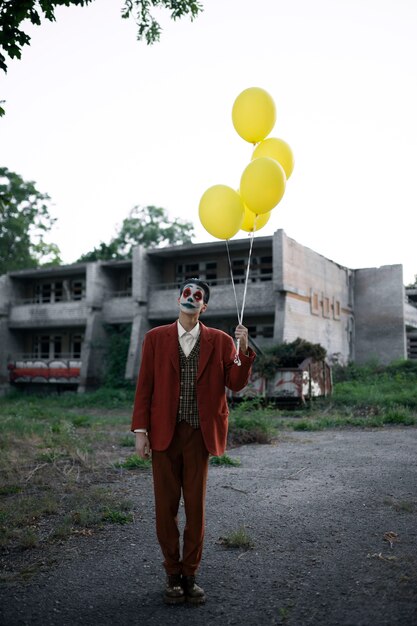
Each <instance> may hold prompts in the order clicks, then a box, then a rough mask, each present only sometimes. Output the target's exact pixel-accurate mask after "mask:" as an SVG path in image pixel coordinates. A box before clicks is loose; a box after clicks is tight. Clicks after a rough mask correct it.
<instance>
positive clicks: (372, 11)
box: [0, 0, 417, 284]
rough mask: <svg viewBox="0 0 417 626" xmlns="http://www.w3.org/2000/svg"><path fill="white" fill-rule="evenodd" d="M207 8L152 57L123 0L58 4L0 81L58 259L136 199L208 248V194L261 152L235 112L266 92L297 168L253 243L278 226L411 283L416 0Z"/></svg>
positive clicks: (8, 149) (321, 249)
mask: <svg viewBox="0 0 417 626" xmlns="http://www.w3.org/2000/svg"><path fill="white" fill-rule="evenodd" d="M201 1H202V4H203V6H204V12H203V13H202V14H200V16H199V17H198V18H196V19H195V20H194V21H193V22H191V21H190V20H189V18H187V17H185V18H183V19H181V20H179V21H176V22H173V21H171V20H170V19H169V16H168V13H167V12H165V11H157V12H156V14H155V15H156V17H157V18H159V19H160V22H161V25H162V26H163V32H162V36H161V41H160V42H159V43H157V44H155V45H153V46H147V45H146V44H145V43H141V42H138V41H137V40H136V26H135V23H134V21H133V20H122V18H121V17H120V13H121V9H122V6H123V0H96V2H94V3H93V4H92V5H89V6H88V7H82V8H81V7H70V8H67V7H62V8H60V9H57V10H56V17H57V21H56V22H55V23H50V22H48V21H44V22H43V23H42V25H41V26H40V27H30V28H29V32H30V34H31V37H32V40H31V45H30V46H26V47H24V49H23V53H22V59H21V60H14V61H10V62H9V64H8V67H9V69H8V73H7V75H2V76H0V99H1V100H6V104H5V108H6V116H5V117H3V118H2V119H1V120H0V165H2V166H5V167H7V168H8V169H9V170H12V171H14V172H17V173H18V174H20V175H21V176H22V177H23V178H24V179H25V180H32V181H35V182H36V185H37V188H38V189H39V190H40V191H42V192H44V193H48V194H49V195H50V196H51V198H52V205H51V213H52V215H53V216H54V217H56V218H57V222H56V225H55V227H54V229H53V231H52V232H51V234H50V237H49V240H50V241H53V242H55V243H57V244H58V246H59V247H60V249H61V253H62V258H63V261H64V262H65V263H71V262H74V261H75V260H76V259H77V258H78V257H79V256H80V255H81V254H83V253H85V252H87V251H89V250H91V249H92V248H94V247H95V246H97V245H99V243H100V242H101V241H105V242H108V241H109V240H110V239H111V237H113V236H114V235H115V233H116V231H117V228H118V226H120V224H121V223H122V221H123V219H124V218H125V217H127V215H128V213H129V211H130V210H131V209H132V208H133V207H134V206H135V205H141V206H146V205H156V206H160V207H163V208H165V209H166V210H167V211H168V213H169V215H170V217H171V218H172V219H174V218H181V219H185V220H188V221H191V222H193V223H194V225H195V234H196V236H195V239H194V241H196V242H203V241H213V240H214V238H213V237H212V236H211V235H209V234H208V233H207V232H206V231H205V229H204V228H203V226H202V225H201V223H200V221H199V217H198V205H199V201H200V198H201V196H202V194H203V193H204V191H205V190H206V189H207V188H208V187H210V186H212V185H214V184H224V185H228V186H230V187H232V188H234V189H237V188H238V187H239V181H240V176H241V174H242V172H243V170H244V169H245V167H246V165H247V164H248V163H249V162H250V158H251V154H252V149H253V147H252V146H251V144H249V143H247V142H246V141H244V140H243V139H242V138H241V137H240V136H239V135H238V134H237V133H236V131H235V129H234V127H233V124H232V116H231V112H232V106H233V103H234V100H235V99H236V97H237V96H238V95H239V94H240V93H241V92H242V91H243V90H244V89H246V88H248V87H262V88H263V89H265V90H266V91H268V92H269V94H270V95H271V96H272V98H273V99H274V102H275V105H276V110H277V120H276V123H275V127H274V129H273V130H272V131H271V133H270V135H269V137H280V138H282V139H284V140H285V141H287V143H289V145H290V146H291V148H292V150H293V153H294V158H295V168H294V172H293V174H292V176H291V178H290V179H289V180H288V182H287V187H286V191H285V194H284V197H283V199H282V200H281V202H280V203H279V204H278V205H277V207H276V208H274V209H273V211H272V216H271V219H270V220H269V222H268V224H267V225H266V226H265V227H264V228H263V229H262V230H261V231H259V236H261V235H271V234H272V233H273V232H274V231H276V230H277V229H279V228H282V229H284V231H285V232H286V234H287V235H288V236H289V237H291V238H293V239H295V240H296V241H298V242H299V243H300V244H303V245H305V246H307V247H309V248H312V249H313V250H315V251H316V252H318V253H320V254H322V255H323V256H325V257H327V258H329V259H331V260H333V261H335V262H337V263H339V264H341V265H343V266H347V267H350V268H352V269H356V268H360V267H379V266H381V265H388V264H397V263H400V264H402V265H403V268H404V282H405V283H406V284H408V283H410V282H414V276H415V274H417V253H416V248H417V246H416V232H417V230H416V226H417V221H416V217H415V216H416V211H417V183H416V173H415V172H416V168H417V113H416V111H417V71H416V70H417V37H416V32H417V2H416V1H415V0H291V2H289V1H288V0H287V1H286V2H284V0H256V2H255V1H254V0H251V1H249V0H201ZM237 237H247V233H245V232H243V231H240V232H239V233H238V234H237V235H236V237H235V238H237ZM254 249H256V235H255V241H254Z"/></svg>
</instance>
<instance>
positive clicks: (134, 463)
mask: <svg viewBox="0 0 417 626" xmlns="http://www.w3.org/2000/svg"><path fill="white" fill-rule="evenodd" d="M151 465H152V461H151V460H150V459H142V458H141V457H140V456H138V455H137V454H131V455H130V456H128V457H127V458H126V459H125V460H124V461H123V462H121V463H115V467H119V468H122V469H129V470H131V469H149V468H150V467H151Z"/></svg>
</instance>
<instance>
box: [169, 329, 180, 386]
mask: <svg viewBox="0 0 417 626" xmlns="http://www.w3.org/2000/svg"><path fill="white" fill-rule="evenodd" d="M166 354H167V356H168V354H169V358H170V360H171V363H172V365H173V367H174V369H175V373H176V374H177V376H178V378H179V376H180V359H179V354H178V326H177V322H174V323H173V324H171V325H170V327H169V329H168V336H167V345H166Z"/></svg>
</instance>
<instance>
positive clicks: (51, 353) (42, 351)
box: [33, 335, 62, 359]
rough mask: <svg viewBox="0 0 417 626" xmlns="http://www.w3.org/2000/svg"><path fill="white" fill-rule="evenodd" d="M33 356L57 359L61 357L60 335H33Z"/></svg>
mask: <svg viewBox="0 0 417 626" xmlns="http://www.w3.org/2000/svg"><path fill="white" fill-rule="evenodd" d="M33 356H34V358H36V359H59V358H61V357H62V336H61V335H35V337H34V338H33Z"/></svg>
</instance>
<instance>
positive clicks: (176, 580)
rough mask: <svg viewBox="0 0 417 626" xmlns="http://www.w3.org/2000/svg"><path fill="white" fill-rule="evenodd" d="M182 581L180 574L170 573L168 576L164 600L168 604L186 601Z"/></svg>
mask: <svg viewBox="0 0 417 626" xmlns="http://www.w3.org/2000/svg"><path fill="white" fill-rule="evenodd" d="M181 582H182V581H181V575H180V574H170V575H168V576H167V582H166V585H165V592H164V602H166V604H182V603H183V602H185V593H184V589H183V587H182V584H181Z"/></svg>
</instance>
